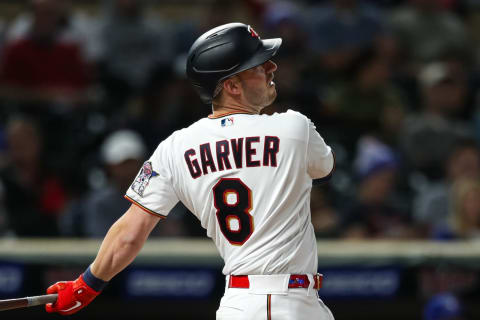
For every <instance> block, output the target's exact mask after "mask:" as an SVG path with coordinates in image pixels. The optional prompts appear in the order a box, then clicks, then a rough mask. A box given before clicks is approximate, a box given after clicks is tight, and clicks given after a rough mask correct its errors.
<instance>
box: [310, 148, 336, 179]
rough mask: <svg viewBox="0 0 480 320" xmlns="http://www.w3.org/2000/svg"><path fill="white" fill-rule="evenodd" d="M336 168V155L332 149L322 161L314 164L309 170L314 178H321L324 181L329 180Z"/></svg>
mask: <svg viewBox="0 0 480 320" xmlns="http://www.w3.org/2000/svg"><path fill="white" fill-rule="evenodd" d="M334 170H335V155H334V153H333V151H331V152H330V153H329V154H328V155H327V156H326V157H325V158H323V159H322V161H319V162H318V163H316V164H315V166H313V168H311V169H310V170H309V174H310V176H311V177H312V179H320V180H322V181H325V180H329V179H330V178H331V176H332V174H333V171H334Z"/></svg>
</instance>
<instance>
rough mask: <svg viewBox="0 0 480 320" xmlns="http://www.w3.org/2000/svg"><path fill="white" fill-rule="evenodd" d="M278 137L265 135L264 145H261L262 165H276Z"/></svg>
mask: <svg viewBox="0 0 480 320" xmlns="http://www.w3.org/2000/svg"><path fill="white" fill-rule="evenodd" d="M279 145H280V139H279V138H278V137H269V136H266V137H265V146H264V147H263V166H264V167H266V166H270V165H271V166H272V167H276V166H277V153H278V150H279Z"/></svg>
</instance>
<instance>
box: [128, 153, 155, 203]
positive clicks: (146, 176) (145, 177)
mask: <svg viewBox="0 0 480 320" xmlns="http://www.w3.org/2000/svg"><path fill="white" fill-rule="evenodd" d="M156 176H158V172H155V171H154V170H153V167H152V162H150V161H147V162H145V163H144V164H143V167H142V169H141V170H140V173H139V174H138V176H137V177H136V178H135V181H133V183H132V186H131V188H132V190H133V191H135V192H136V193H138V195H139V196H141V197H143V192H144V191H145V188H147V186H148V182H149V181H150V179H151V178H153V177H156Z"/></svg>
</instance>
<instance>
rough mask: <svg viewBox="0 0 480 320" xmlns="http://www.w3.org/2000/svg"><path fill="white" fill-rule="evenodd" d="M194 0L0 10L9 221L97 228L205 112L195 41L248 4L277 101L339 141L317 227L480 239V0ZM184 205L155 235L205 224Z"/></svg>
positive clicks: (69, 231)
mask: <svg viewBox="0 0 480 320" xmlns="http://www.w3.org/2000/svg"><path fill="white" fill-rule="evenodd" d="M0 2H3V4H2V3H0V6H2V5H5V4H6V3H7V2H9V1H5V0H2V1H0ZM190 2H191V3H198V2H201V3H202V5H203V6H204V8H206V10H205V11H203V12H202V14H198V13H197V14H195V12H192V10H187V9H185V13H184V15H183V16H182V15H177V16H175V17H173V16H169V15H168V14H167V12H169V11H165V12H164V11H163V10H162V8H163V6H165V2H163V1H153V0H152V1H146V0H103V1H102V0H98V1H86V2H83V3H88V4H92V3H93V6H89V7H88V8H89V9H91V8H92V7H93V8H94V10H86V9H85V8H84V7H83V6H82V1H67V0H30V1H20V3H19V4H18V3H17V4H18V7H19V8H20V9H21V10H20V12H19V14H15V15H14V16H12V17H4V16H3V17H2V15H0V18H1V19H3V20H1V21H2V22H1V23H0V236H2V237H38V236H52V237H56V236H68V237H72V236H73V237H103V235H104V234H105V233H106V231H107V229H108V227H109V226H110V225H111V224H112V223H113V221H115V220H116V219H117V218H118V217H119V216H120V215H121V214H123V212H124V211H125V210H126V209H127V207H128V206H129V202H127V201H126V200H124V199H123V194H124V192H125V190H126V189H127V188H128V186H129V185H130V183H131V181H132V180H133V178H134V177H135V175H136V173H137V171H138V169H139V168H140V166H141V164H142V162H143V161H144V160H145V159H146V158H147V157H148V156H149V155H150V154H151V153H152V152H153V150H154V149H155V147H156V146H157V145H158V143H159V142H160V141H162V140H163V139H164V138H166V137H167V136H168V135H169V134H170V133H171V132H173V130H176V129H180V128H183V127H185V126H188V125H189V124H191V123H192V122H194V121H196V120H197V119H199V118H201V117H204V116H206V115H208V114H209V112H210V111H211V110H210V108H209V107H208V106H204V105H202V104H201V102H200V99H199V98H198V97H197V96H196V94H195V93H194V92H193V90H192V88H191V87H190V84H189V83H188V80H187V79H186V77H185V74H184V68H185V56H186V52H187V50H188V48H189V47H190V45H191V44H192V43H193V41H194V40H195V39H196V37H198V36H199V35H200V34H202V33H203V32H205V31H206V30H208V29H210V28H212V27H214V26H216V25H220V24H223V23H227V22H232V21H239V20H240V21H242V22H244V23H247V24H250V25H252V26H253V27H254V28H255V30H256V31H257V32H258V33H259V34H260V35H261V36H262V37H263V38H268V37H282V38H283V46H282V48H281V50H280V51H279V54H278V56H277V57H276V59H275V62H276V63H277V64H278V66H279V69H278V71H277V72H276V76H275V82H276V86H277V91H278V98H277V101H276V102H275V104H274V105H272V106H271V107H269V108H267V110H265V112H266V113H273V112H282V111H286V110H287V109H289V108H292V109H295V110H298V111H300V112H302V113H304V114H305V115H307V116H308V117H309V118H311V119H312V120H313V121H314V123H315V124H316V126H317V129H318V131H319V132H320V133H321V134H322V136H323V137H324V138H325V139H326V141H327V143H329V144H330V145H331V146H332V148H333V149H334V151H335V153H336V161H337V162H336V171H335V173H334V176H333V178H332V180H331V181H330V182H329V183H328V184H321V183H320V184H315V186H314V189H313V191H312V197H311V208H312V221H313V223H314V226H315V230H316V234H317V236H318V237H319V238H350V239H361V238H370V239H372V238H374V239H392V238H394V239H397V238H400V239H439V240H449V239H473V238H479V236H480V149H479V143H480V108H479V106H480V105H479V103H480V101H479V97H478V94H477V93H478V92H480V91H479V89H480V69H479V65H480V50H479V48H480V31H478V30H480V29H478V27H479V26H480V1H478V0H469V1H468V0H465V1H460V0H458V1H457V0H403V1H402V0H397V1H394V0H390V1H389V0H377V1H374V0H371V1H361V0H323V1H320V0H318V1H313V0H310V1H307V0H304V1H283V0H278V1H275V0H270V1H260V0H243V1H227V0H221V1H215V0H209V1H207V0H203V1H198V0H197V1H193V0H192V1H190ZM166 3H168V5H170V6H176V7H177V9H178V10H179V11H182V6H185V8H187V6H186V5H185V3H189V1H178V2H176V1H171V2H166ZM178 10H177V11H176V12H178ZM174 210H175V213H173V214H171V215H170V216H169V219H168V222H165V223H161V224H159V226H158V228H157V229H156V230H155V231H154V234H153V236H161V237H173V236H192V237H197V236H204V234H205V233H204V232H203V230H202V229H201V227H200V226H199V223H198V221H197V220H196V218H195V217H193V215H191V214H189V213H188V211H187V210H186V209H185V208H184V207H183V206H182V205H181V204H179V205H178V206H177V207H175V208H174Z"/></svg>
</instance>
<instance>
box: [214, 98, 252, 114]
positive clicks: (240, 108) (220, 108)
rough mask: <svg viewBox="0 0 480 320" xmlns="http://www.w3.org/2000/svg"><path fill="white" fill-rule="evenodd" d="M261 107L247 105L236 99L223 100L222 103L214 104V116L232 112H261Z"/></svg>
mask: <svg viewBox="0 0 480 320" xmlns="http://www.w3.org/2000/svg"><path fill="white" fill-rule="evenodd" d="M260 111H261V108H255V107H253V106H249V105H245V104H242V103H238V102H234V101H222V102H221V103H218V104H217V103H215V102H214V103H213V104H212V116H213V117H219V116H222V115H226V114H231V113H248V114H259V113H260Z"/></svg>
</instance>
